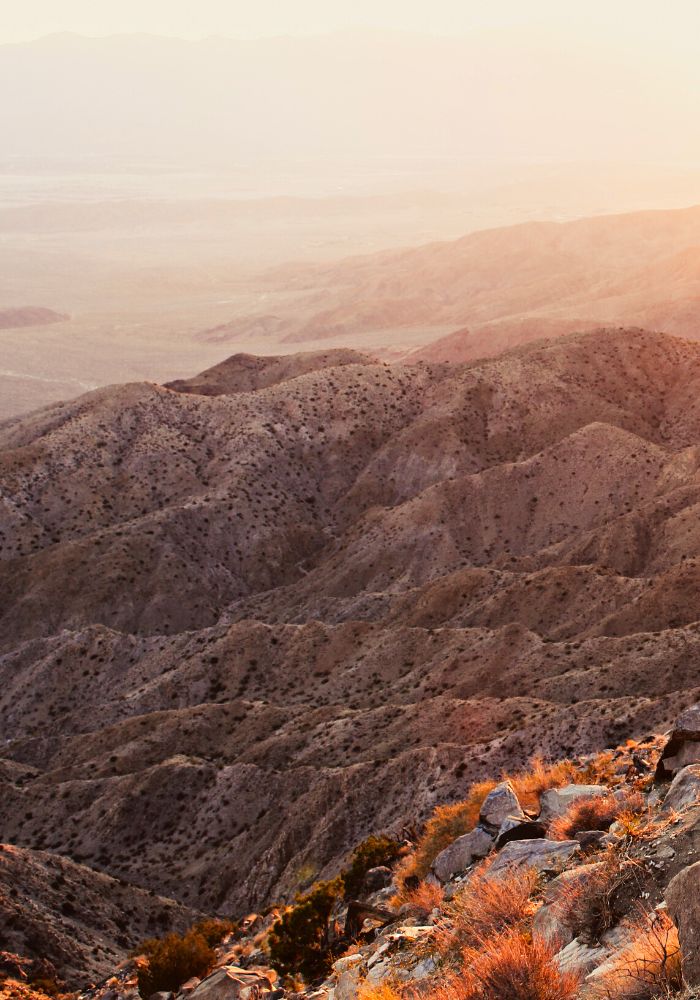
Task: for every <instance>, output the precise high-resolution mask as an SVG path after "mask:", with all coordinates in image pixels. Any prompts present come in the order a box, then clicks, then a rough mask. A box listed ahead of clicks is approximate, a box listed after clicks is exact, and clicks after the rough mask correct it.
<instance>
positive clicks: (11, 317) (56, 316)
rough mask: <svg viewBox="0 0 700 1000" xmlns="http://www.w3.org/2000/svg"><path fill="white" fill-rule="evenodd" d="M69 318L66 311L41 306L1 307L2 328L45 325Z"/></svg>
mask: <svg viewBox="0 0 700 1000" xmlns="http://www.w3.org/2000/svg"><path fill="white" fill-rule="evenodd" d="M65 319H68V316H66V315H65V313H59V312H55V311H54V310H53V309H45V308H43V307H41V306H20V307H19V308H16V309H0V330H13V329H15V328H20V327H23V326H45V325H46V324H47V323H60V322H61V321H62V320H65Z"/></svg>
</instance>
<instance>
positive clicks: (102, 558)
mask: <svg viewBox="0 0 700 1000" xmlns="http://www.w3.org/2000/svg"><path fill="white" fill-rule="evenodd" d="M699 400H700V345H697V344H695V343H691V342H688V341H685V340H681V339H679V338H675V337H671V336H665V335H661V334H654V333H648V332H644V331H642V330H638V329H632V330H623V329H600V330H596V331H595V332H591V333H587V334H581V335H575V336H562V337H560V338H558V339H556V340H552V341H544V342H541V343H537V344H533V345H530V346H529V347H525V348H522V349H519V350H517V351H513V352H511V353H507V354H503V355H501V356H500V357H498V358H495V359H493V360H486V361H481V362H478V363H461V364H448V363H428V362H420V363H415V364H393V365H387V364H383V363H379V362H376V361H374V360H373V359H371V358H369V357H364V356H360V355H354V354H351V353H350V352H345V353H343V354H341V355H339V356H338V357H336V356H334V355H332V354H331V353H330V352H329V353H328V354H322V355H319V356H316V357H314V358H308V357H305V356H304V355H300V356H298V357H297V359H296V360H295V359H285V361H284V363H282V362H281V361H279V359H273V360H270V359H267V360H264V361H255V360H254V359H241V358H240V357H239V358H237V359H235V358H234V359H232V360H231V361H230V362H228V363H227V362H225V363H224V364H223V365H220V366H217V368H216V369H213V370H211V371H210V372H208V373H203V374H202V375H200V376H198V377H197V378H195V379H193V380H191V381H188V382H184V383H176V384H174V386H173V387H170V388H168V387H161V386H157V385H153V384H146V383H135V384H129V385H123V386H114V387H108V388H105V389H99V390H97V391H94V392H91V393H88V394H87V395H85V396H82V397H80V398H79V399H77V400H73V401H71V402H68V403H63V404H59V405H56V406H52V407H48V408H46V409H44V410H40V411H37V412H35V413H33V414H31V415H29V416H27V417H22V418H17V419H13V420H10V421H6V422H5V423H4V424H2V425H0V447H1V448H2V451H1V454H0V495H1V497H2V503H1V505H0V545H1V547H2V561H1V563H0V593H2V595H3V597H2V617H1V619H0V621H1V623H2V624H1V634H2V653H1V655H0V731H1V732H2V737H3V744H2V757H3V760H2V762H1V764H0V783H1V787H0V795H1V796H2V801H3V803H4V804H5V808H4V809H3V810H2V815H1V820H0V822H1V829H0V839H2V840H4V841H6V842H9V843H10V844H13V845H15V846H16V848H18V849H21V851H22V852H24V853H21V854H19V855H12V856H11V859H12V863H13V864H20V862H21V864H27V865H31V866H32V870H35V866H36V865H40V864H44V863H45V862H44V860H43V859H44V857H45V855H47V854H48V855H58V856H60V858H62V859H67V860H66V864H68V863H69V862H70V863H72V864H73V865H75V866H80V870H81V871H82V870H83V869H90V870H92V871H93V873H97V874H99V875H100V877H102V876H103V875H104V876H110V877H115V878H119V879H123V880H125V881H126V882H127V883H129V884H130V886H133V887H137V888H140V889H146V890H152V891H155V892H157V893H159V894H161V895H163V896H167V897H171V898H172V899H173V900H174V901H176V902H177V903H178V904H179V905H181V906H184V907H190V908H194V909H197V910H203V911H206V912H209V913H211V912H218V913H222V914H234V913H235V914H240V913H242V912H243V911H245V910H247V909H248V908H251V907H253V906H259V905H262V904H264V903H266V902H270V901H273V900H276V899H281V898H284V897H286V896H289V895H290V894H291V893H293V892H294V891H295V890H296V889H298V888H299V887H300V886H302V887H303V886H304V885H305V884H309V882H310V881H312V880H313V879H314V878H316V877H318V876H319V875H324V874H326V875H328V874H331V873H334V872H335V871H336V870H337V867H338V865H339V864H340V863H341V861H342V860H343V859H344V858H345V857H346V856H347V854H348V852H349V851H351V850H352V848H353V847H354V846H355V845H356V844H357V843H358V842H359V841H360V840H361V839H362V838H363V837H364V836H366V835H367V834H369V833H372V832H377V831H382V830H384V831H389V832H393V833H395V834H399V833H400V831H401V828H402V825H403V824H404V823H406V822H416V821H420V819H421V818H423V817H425V816H426V815H428V814H429V813H430V811H431V809H432V808H433V807H434V805H435V804H436V803H438V802H444V801H449V800H451V799H455V798H458V797H460V795H462V796H463V795H464V791H465V789H466V787H467V786H468V785H469V783H470V782H471V781H472V780H475V779H478V778H480V777H483V776H484V775H493V774H497V773H498V772H499V771H500V769H501V768H503V767H519V766H521V765H522V764H524V763H525V762H526V760H527V759H528V758H529V757H530V756H531V755H532V753H533V752H534V751H541V752H542V753H545V754H549V755H552V756H554V757H560V756H564V755H567V754H575V753H582V752H587V751H590V750H594V749H597V748H600V747H603V746H606V745H611V744H613V745H614V744H615V743H617V742H619V740H620V739H622V738H625V737H626V736H627V735H629V734H632V735H637V736H641V735H643V734H644V733H646V732H647V731H662V730H663V729H664V728H665V727H666V726H667V725H668V723H669V722H670V721H671V719H672V718H673V717H674V716H675V715H676V714H677V712H678V710H679V709H680V708H681V707H683V706H684V705H686V704H688V703H690V702H692V701H695V700H697V697H698V690H699V689H700V682H699V680H698V678H699V674H698V662H700V628H698V621H699V620H700V530H699V529H698V519H697V516H696V514H697V509H698V504H699V503H700V475H699V471H700V447H699V445H700V403H699V402H698V401H699ZM27 852H29V853H27ZM17 859H19V860H17ZM25 859H26V860H25ZM71 872H73V869H71ZM76 877H77V876H76ZM96 877H97V875H96ZM134 891H136V889H134ZM108 919H109V917H108V915H106V916H105V920H106V921H108ZM110 947H111V945H110Z"/></svg>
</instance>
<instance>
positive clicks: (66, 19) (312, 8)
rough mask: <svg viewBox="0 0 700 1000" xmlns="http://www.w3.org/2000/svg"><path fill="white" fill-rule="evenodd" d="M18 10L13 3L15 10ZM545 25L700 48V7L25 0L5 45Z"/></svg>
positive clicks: (564, 2)
mask: <svg viewBox="0 0 700 1000" xmlns="http://www.w3.org/2000/svg"><path fill="white" fill-rule="evenodd" d="M7 7H8V8H9V7H10V4H9V3H8V4H7ZM532 23H539V24H544V25H546V26H548V27H549V28H550V29H551V30H554V31H558V30H566V31H567V32H568V31H571V30H573V31H577V32H579V31H580V32H585V33H591V34H599V33H601V32H602V33H604V34H607V35H613V36H615V37H617V38H619V39H620V40H621V42H623V43H624V41H625V40H627V41H629V42H630V43H631V44H634V45H638V44H639V43H640V42H645V41H646V42H648V43H650V45H651V44H653V45H655V46H657V45H659V44H663V45H665V46H669V45H670V46H673V47H674V48H675V47H677V48H680V49H691V48H697V46H698V38H700V4H699V3H698V2H697V0H666V2H665V3H664V4H660V3H659V0H586V2H585V3H584V2H582V0H488V2H485V0H60V2H59V0H22V2H21V3H14V4H12V9H9V10H8V9H6V10H5V12H4V16H3V18H2V19H1V20H0V41H3V42H11V41H23V40H27V39H31V38H35V37H37V36H40V35H45V34H48V33H51V32H59V31H61V32H62V31H71V32H78V33H84V34H98V35H103V34H113V33H122V32H152V33H155V34H166V35H174V36H179V37H187V38H201V37H205V36H207V35H228V36H234V37H259V36H265V35H276V34H313V33H317V32H326V31H333V30H337V29H340V28H346V27H354V26H369V27H377V28H404V29H407V30H412V31H421V32H423V31H427V32H435V33H440V34H459V33H465V32H468V31H469V30H470V29H473V28H482V27H507V26H517V25H522V24H532Z"/></svg>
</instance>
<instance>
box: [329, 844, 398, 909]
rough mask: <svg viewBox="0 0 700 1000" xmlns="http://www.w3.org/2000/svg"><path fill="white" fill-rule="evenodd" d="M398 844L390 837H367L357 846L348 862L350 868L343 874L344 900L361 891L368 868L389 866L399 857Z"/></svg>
mask: <svg viewBox="0 0 700 1000" xmlns="http://www.w3.org/2000/svg"><path fill="white" fill-rule="evenodd" d="M399 851H400V844H399V842H398V841H397V840H392V839H391V838H390V837H375V836H371V837H367V839H366V840H363V841H362V843H361V844H359V845H358V846H357V847H356V848H355V850H354V852H353V855H352V858H351V860H350V867H349V868H348V869H347V871H345V872H343V875H342V878H343V882H344V884H345V898H346V899H350V898H351V897H353V896H357V895H359V893H360V892H361V891H362V883H363V882H364V879H365V875H366V874H367V872H368V871H369V870H370V868H377V867H378V866H379V865H391V864H392V863H393V862H394V861H396V859H397V858H398V856H399Z"/></svg>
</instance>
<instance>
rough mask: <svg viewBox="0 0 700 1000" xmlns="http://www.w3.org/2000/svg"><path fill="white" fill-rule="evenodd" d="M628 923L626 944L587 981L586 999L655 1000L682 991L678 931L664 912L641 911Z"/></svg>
mask: <svg viewBox="0 0 700 1000" xmlns="http://www.w3.org/2000/svg"><path fill="white" fill-rule="evenodd" d="M629 926H630V930H631V933H632V938H631V941H630V943H629V944H628V945H627V946H626V947H625V948H623V949H622V950H621V951H620V952H618V953H617V955H616V956H614V958H613V959H612V960H610V961H609V962H608V963H606V966H605V970H604V972H603V974H602V975H600V976H598V977H596V979H595V980H594V981H593V982H592V983H591V989H590V993H589V994H588V995H589V996H590V1000H656V998H659V997H669V996H673V995H674V994H677V993H678V992H680V991H681V990H682V988H683V976H682V972H681V951H680V944H679V942H678V932H677V930H676V927H675V924H674V923H673V921H672V920H671V918H670V917H669V916H668V914H667V913H665V912H664V911H663V910H659V911H657V912H655V913H652V914H649V913H643V914H641V915H640V916H639V917H638V918H637V919H636V921H635V922H634V923H632V924H630V925H629Z"/></svg>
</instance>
